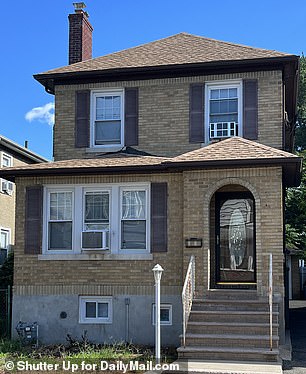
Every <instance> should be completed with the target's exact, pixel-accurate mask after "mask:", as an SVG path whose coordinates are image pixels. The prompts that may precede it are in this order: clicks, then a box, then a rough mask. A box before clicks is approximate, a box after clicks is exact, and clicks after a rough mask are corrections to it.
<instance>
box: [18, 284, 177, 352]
mask: <svg viewBox="0 0 306 374" xmlns="http://www.w3.org/2000/svg"><path fill="white" fill-rule="evenodd" d="M152 289H153V286H152ZM82 296H84V295H82ZM99 296H101V295H99ZM107 296H109V295H107ZM126 298H129V299H130V304H129V323H128V331H127V314H126V313H127V311H126V305H125V299H126ZM112 300H113V321H112V323H111V324H83V323H79V295H32V296H18V295H15V296H14V298H13V316H12V335H13V337H15V338H16V337H17V332H16V329H15V328H16V325H17V323H18V322H19V321H22V322H37V323H38V325H39V341H40V343H44V344H49V343H65V342H66V337H67V334H69V335H71V336H72V337H73V338H76V339H78V340H81V336H82V335H83V334H84V332H85V330H86V331H87V338H88V339H89V341H91V342H96V343H104V342H105V343H116V342H117V343H118V342H123V341H128V342H133V343H135V344H145V345H154V339H155V335H154V326H153V324H152V304H153V303H154V296H153V294H152V296H138V295H114V296H113V298H112ZM161 303H165V304H171V305H172V325H171V326H166V325H164V326H161V342H162V343H161V344H162V345H167V346H178V345H179V335H180V334H181V331H182V324H181V321H182V307H181V299H180V296H179V295H177V296H174V295H162V297H161ZM61 312H66V313H67V317H66V318H64V319H63V318H61V317H60V314H61Z"/></svg>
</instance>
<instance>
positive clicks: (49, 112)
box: [25, 103, 54, 126]
mask: <svg viewBox="0 0 306 374" xmlns="http://www.w3.org/2000/svg"><path fill="white" fill-rule="evenodd" d="M25 119H26V120H27V121H29V122H32V121H39V122H41V123H47V124H48V125H50V126H52V125H54V103H48V104H45V105H43V106H39V107H37V108H33V109H31V110H30V111H29V112H27V113H26V115H25Z"/></svg>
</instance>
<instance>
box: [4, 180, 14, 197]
mask: <svg viewBox="0 0 306 374" xmlns="http://www.w3.org/2000/svg"><path fill="white" fill-rule="evenodd" d="M1 187H2V192H6V193H7V194H8V195H12V194H13V190H14V185H13V183H12V182H9V181H6V180H2V186H1Z"/></svg>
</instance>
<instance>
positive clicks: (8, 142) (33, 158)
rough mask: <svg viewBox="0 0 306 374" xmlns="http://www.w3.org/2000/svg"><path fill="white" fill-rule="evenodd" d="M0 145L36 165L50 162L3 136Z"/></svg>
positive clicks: (0, 138) (0, 137)
mask: <svg viewBox="0 0 306 374" xmlns="http://www.w3.org/2000/svg"><path fill="white" fill-rule="evenodd" d="M0 144H1V145H2V146H3V147H6V148H7V149H9V150H11V151H13V152H16V153H18V154H19V155H21V156H23V157H25V158H26V159H28V160H31V161H33V162H35V163H40V162H48V161H49V160H47V159H46V158H44V157H42V156H40V155H38V154H36V153H34V152H32V151H30V150H28V149H27V148H25V147H22V146H21V145H19V144H17V143H15V142H13V141H11V140H9V139H7V138H5V137H3V136H0Z"/></svg>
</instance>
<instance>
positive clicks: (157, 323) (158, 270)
mask: <svg viewBox="0 0 306 374" xmlns="http://www.w3.org/2000/svg"><path fill="white" fill-rule="evenodd" d="M152 271H153V274H154V279H155V359H156V364H159V363H160V280H161V276H162V273H163V271H164V269H163V268H162V267H161V266H160V265H159V264H156V265H155V266H154V268H153V269H152Z"/></svg>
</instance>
